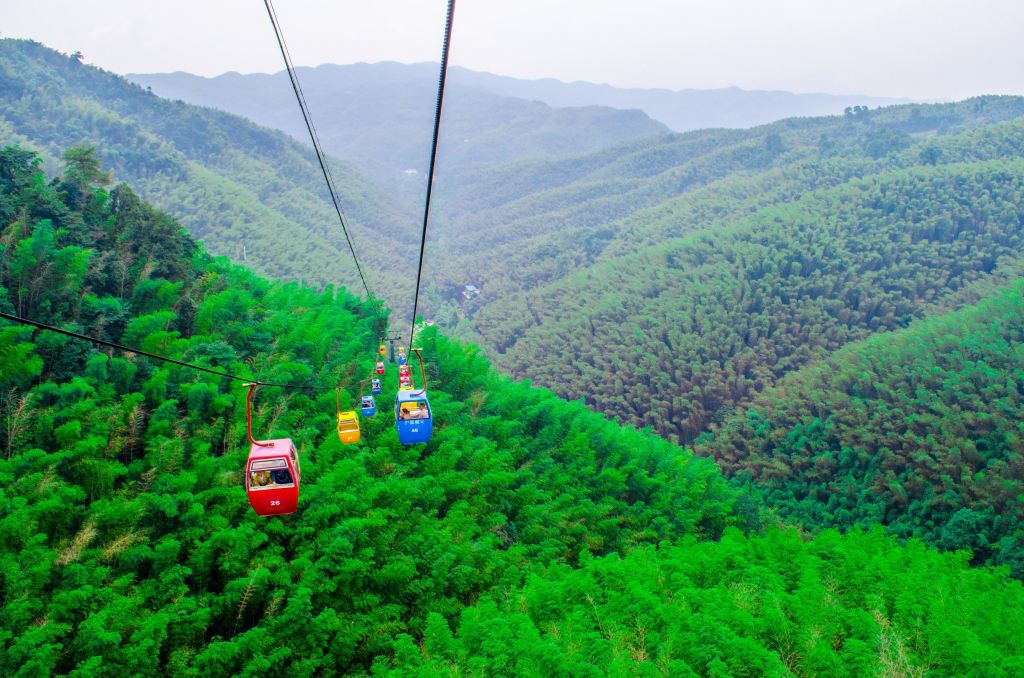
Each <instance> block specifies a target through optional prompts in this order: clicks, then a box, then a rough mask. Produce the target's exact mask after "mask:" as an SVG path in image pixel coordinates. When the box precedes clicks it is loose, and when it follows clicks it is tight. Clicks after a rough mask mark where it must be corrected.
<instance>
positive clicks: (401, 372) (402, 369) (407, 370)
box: [398, 365, 412, 377]
mask: <svg viewBox="0 0 1024 678" xmlns="http://www.w3.org/2000/svg"><path fill="white" fill-rule="evenodd" d="M398 376H399V377H411V376H412V368H411V367H409V366H408V365H399V366H398Z"/></svg>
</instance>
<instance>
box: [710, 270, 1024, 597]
mask: <svg viewBox="0 0 1024 678" xmlns="http://www.w3.org/2000/svg"><path fill="white" fill-rule="evenodd" d="M1022 383H1024V281H1019V282H1017V283H1015V284H1014V285H1012V286H1011V287H1009V288H1007V289H1006V290H1005V291H1004V292H1002V294H999V295H998V296H994V297H991V298H988V299H985V300H984V301H982V302H981V303H979V304H977V305H974V306H971V307H968V308H965V309H964V310H962V311H959V312H957V313H954V314H950V315H945V316H941V317H938V318H931V319H928V320H924V321H921V322H919V323H915V324H914V325H912V326H911V327H909V328H907V329H906V330H902V331H899V332H895V333H887V334H881V335H877V336H874V337H871V338H870V339H867V340H864V341H862V342H858V343H856V344H853V345H851V346H848V347H846V348H843V349H842V350H840V351H837V352H835V353H833V354H832V355H830V356H829V357H828V358H826V359H825V360H823V361H821V362H819V363H815V364H813V365H810V366H808V367H806V368H804V369H802V370H800V371H798V372H796V373H794V374H792V375H790V376H788V377H787V378H785V379H784V380H782V381H781V382H780V383H779V384H778V385H777V386H775V387H773V388H771V389H769V390H767V391H765V392H764V393H762V394H760V395H759V396H758V397H756V398H755V399H754V402H753V403H752V404H751V405H750V407H749V408H746V409H745V410H744V411H742V412H738V413H737V414H735V415H734V416H731V417H729V418H728V419H727V420H726V421H725V422H724V423H723V424H722V425H721V426H720V427H716V429H715V431H714V435H708V436H705V437H704V438H703V439H702V440H700V441H698V444H697V446H696V449H697V450H698V452H699V453H701V454H707V455H711V456H713V457H714V458H715V459H716V460H717V461H718V462H719V464H721V465H722V466H723V468H724V469H725V470H726V472H727V473H730V474H744V475H749V477H751V478H752V479H753V480H754V481H755V482H757V483H758V484H759V485H760V486H762V487H764V488H765V489H766V491H767V492H766V494H767V497H768V499H769V501H770V502H771V504H772V506H774V507H776V508H777V509H778V510H779V511H780V512H782V513H783V514H784V515H786V516H787V517H789V518H792V519H794V520H798V521H800V522H801V523H802V524H805V525H820V526H836V527H844V528H847V527H851V526H853V525H868V524H872V523H877V522H880V523H883V524H885V525H887V527H888V529H889V531H890V532H892V533H894V534H897V535H900V536H914V537H919V538H922V539H925V540H927V541H928V542H930V543H934V544H938V545H941V546H943V547H944V548H949V549H959V548H970V549H971V550H972V551H973V552H974V558H975V561H976V562H994V563H1002V564H1009V565H1011V567H1012V570H1013V572H1014V574H1015V575H1016V576H1018V577H1020V576H1024V527H1022V523H1024V502H1022V501H1021V499H1022V496H1024V436H1022V433H1024V432H1022V429H1021V424H1020V422H1021V421H1022V420H1024V390H1022V388H1021V384H1022Z"/></svg>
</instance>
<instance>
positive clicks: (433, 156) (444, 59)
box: [266, 0, 455, 349]
mask: <svg viewBox="0 0 1024 678" xmlns="http://www.w3.org/2000/svg"><path fill="white" fill-rule="evenodd" d="M266 1H267V2H269V1H270V0H266ZM454 14H455V0H448V13H447V15H446V16H445V20H444V43H443V44H442V46H441V75H440V77H439V78H438V82H437V107H436V108H435V109H434V138H433V141H432V142H431V144H430V169H429V170H428V171H427V197H426V201H425V203H424V205H423V235H422V236H421V237H420V263H419V266H418V267H417V269H416V296H415V298H414V300H413V303H412V327H411V328H410V329H409V348H410V349H411V348H412V347H413V334H414V333H415V331H416V311H417V309H418V308H419V304H420V280H421V279H422V277H423V251H424V249H425V248H426V246H427V221H428V220H429V219H430V194H431V191H432V190H433V187H434V164H435V162H436V161H437V137H438V133H439V132H440V128H441V104H442V103H443V101H444V83H445V79H446V78H447V76H448V48H449V47H450V46H451V40H452V17H453V16H454Z"/></svg>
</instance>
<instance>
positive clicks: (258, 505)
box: [245, 384, 302, 516]
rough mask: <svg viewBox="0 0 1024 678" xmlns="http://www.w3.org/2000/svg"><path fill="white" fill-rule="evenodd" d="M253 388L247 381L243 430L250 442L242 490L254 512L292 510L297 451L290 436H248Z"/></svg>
mask: <svg viewBox="0 0 1024 678" xmlns="http://www.w3.org/2000/svg"><path fill="white" fill-rule="evenodd" d="M255 390H256V384H249V393H248V395H247V396H246V398H245V430H246V434H247V435H248V437H249V444H250V446H251V447H250V448H249V460H248V462H247V463H246V467H245V492H246V494H247V495H248V496H249V504H250V505H251V506H252V509H253V510H254V511H255V512H256V514H257V515H260V516H283V515H287V514H289V513H295V509H296V508H298V505H299V482H300V480H301V477H302V474H301V470H300V467H299V454H298V452H297V451H296V449H295V443H293V442H292V441H291V439H290V438H278V439H276V440H264V441H258V440H255V439H254V438H253V437H252V396H253V393H254V392H255Z"/></svg>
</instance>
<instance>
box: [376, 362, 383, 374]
mask: <svg viewBox="0 0 1024 678" xmlns="http://www.w3.org/2000/svg"><path fill="white" fill-rule="evenodd" d="M377 374H384V363H383V362H382V361H380V360H378V361H377Z"/></svg>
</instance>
